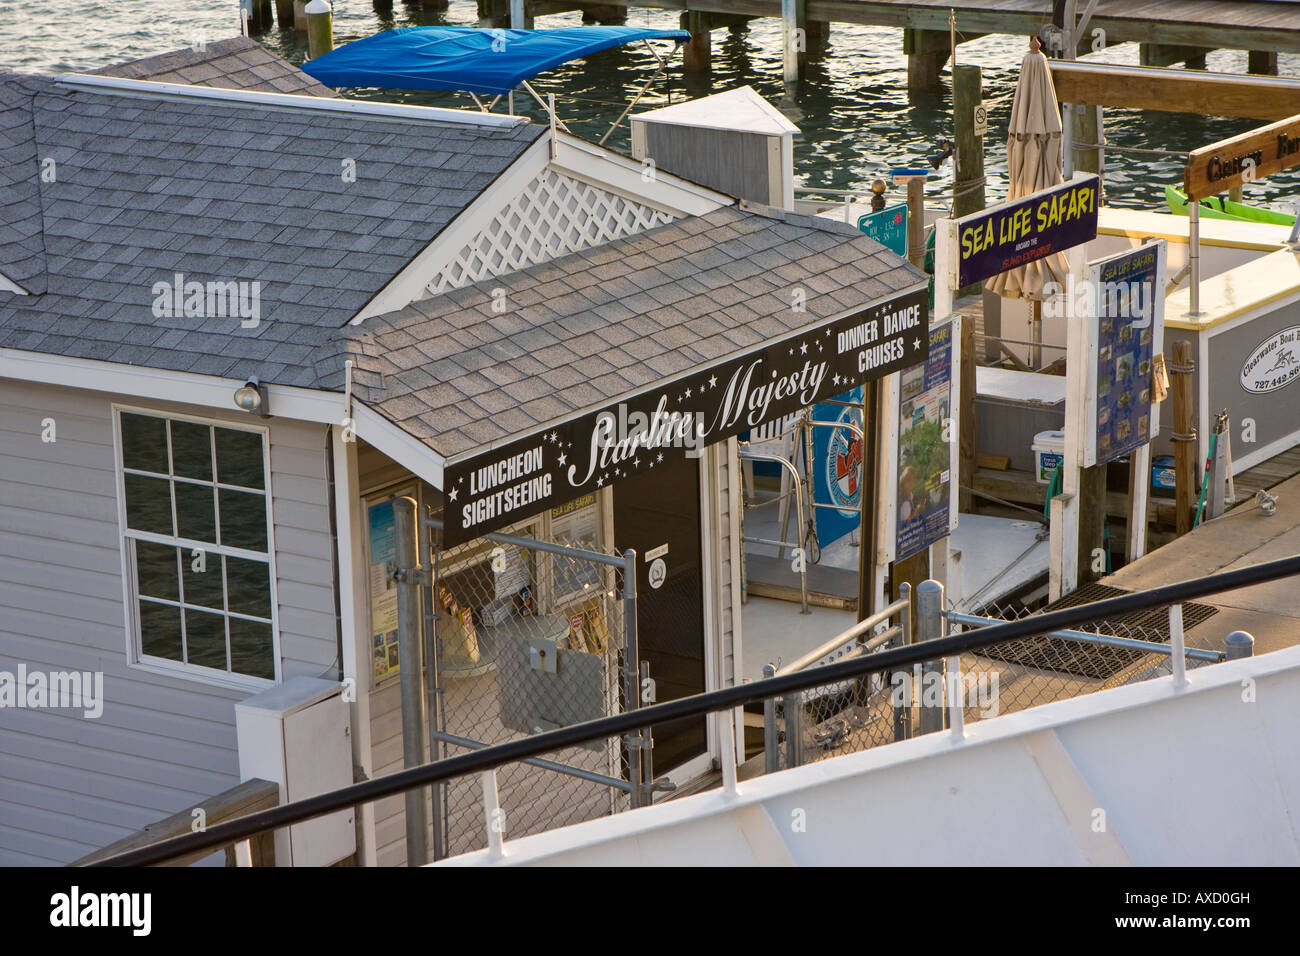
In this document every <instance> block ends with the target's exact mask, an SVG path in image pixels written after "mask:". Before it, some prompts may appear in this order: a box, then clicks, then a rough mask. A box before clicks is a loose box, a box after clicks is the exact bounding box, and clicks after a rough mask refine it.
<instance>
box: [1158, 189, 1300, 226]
mask: <svg viewBox="0 0 1300 956" xmlns="http://www.w3.org/2000/svg"><path fill="white" fill-rule="evenodd" d="M1165 202H1166V203H1168V205H1169V210H1170V211H1171V212H1173V213H1174V214H1175V215H1178V216H1186V215H1187V194H1186V193H1184V192H1183V191H1182V190H1181V189H1179V188H1178V187H1177V186H1166V187H1165ZM1201 215H1202V216H1204V217H1205V218H1206V219H1231V220H1233V221H1235V222H1267V223H1271V224H1272V225H1275V226H1294V225H1295V216H1292V215H1290V214H1288V213H1285V212H1274V211H1273V210H1272V209H1261V208H1260V207H1258V206H1247V205H1246V204H1245V203H1240V202H1233V201H1232V200H1231V199H1222V198H1220V197H1218V196H1210V197H1208V198H1206V199H1202V200H1201Z"/></svg>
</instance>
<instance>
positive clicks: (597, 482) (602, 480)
mask: <svg viewBox="0 0 1300 956" xmlns="http://www.w3.org/2000/svg"><path fill="white" fill-rule="evenodd" d="M604 483H605V479H604V478H597V479H596V487H597V488H599V487H600V486H601V485H603V484H604Z"/></svg>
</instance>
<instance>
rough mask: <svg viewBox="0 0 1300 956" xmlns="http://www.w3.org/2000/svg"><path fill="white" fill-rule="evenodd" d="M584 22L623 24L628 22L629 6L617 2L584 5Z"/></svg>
mask: <svg viewBox="0 0 1300 956" xmlns="http://www.w3.org/2000/svg"><path fill="white" fill-rule="evenodd" d="M582 22H583V23H601V24H607V25H612V26H621V25H622V24H624V23H627V7H626V6H622V5H620V4H615V3H602V4H593V5H591V6H584V7H583V8H582Z"/></svg>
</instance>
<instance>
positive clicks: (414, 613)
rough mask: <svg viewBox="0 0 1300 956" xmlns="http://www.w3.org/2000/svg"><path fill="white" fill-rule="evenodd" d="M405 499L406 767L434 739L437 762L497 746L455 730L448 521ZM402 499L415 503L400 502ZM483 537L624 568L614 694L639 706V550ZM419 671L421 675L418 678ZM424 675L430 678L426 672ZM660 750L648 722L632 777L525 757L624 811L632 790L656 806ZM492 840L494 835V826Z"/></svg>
mask: <svg viewBox="0 0 1300 956" xmlns="http://www.w3.org/2000/svg"><path fill="white" fill-rule="evenodd" d="M397 501H398V504H396V505H395V508H394V514H395V525H396V527H395V531H396V537H397V540H398V541H399V542H401V546H400V547H399V549H398V560H397V562H395V566H394V567H393V568H392V569H391V577H392V579H393V580H394V581H395V582H396V583H397V586H398V589H399V590H398V638H399V644H400V648H401V650H400V652H399V653H400V654H401V661H402V663H403V666H402V668H401V671H400V673H401V675H402V731H403V753H404V765H405V766H406V767H413V766H419V765H421V764H423V763H424V762H425V758H424V753H425V746H426V742H428V748H429V750H428V752H429V759H432V760H439V759H442V758H443V757H446V756H448V753H447V747H448V746H454V747H459V748H462V749H467V750H476V749H483V748H486V747H488V746H491V744H489V743H485V742H483V741H478V740H473V739H471V738H468V737H464V736H460V735H457V734H452V733H449V732H448V730H447V722H446V717H447V715H446V711H445V706H444V705H445V686H444V685H445V680H444V669H443V667H442V666H441V663H440V660H439V649H440V644H439V637H440V633H439V628H440V626H441V623H440V622H441V620H442V617H443V615H441V614H440V613H438V612H437V611H436V610H435V607H436V602H435V595H436V592H437V588H438V580H439V576H440V574H441V573H442V568H441V562H442V556H443V554H444V553H445V550H446V549H444V548H443V547H442V529H443V522H442V521H441V520H439V519H438V518H435V517H433V512H432V509H427V512H426V513H425V514H422V515H419V517H418V520H417V517H416V515H417V513H418V508H417V506H416V505H415V502H414V501H413V500H412V499H409V498H407V499H400V498H399V499H397ZM402 501H406V502H408V504H406V505H402V504H400V502H402ZM417 528H418V530H419V533H418V534H417ZM481 539H482V540H487V541H492V542H496V543H499V544H504V545H510V546H517V547H521V548H527V549H529V550H531V551H536V552H540V553H543V554H549V555H557V556H561V557H564V558H568V559H573V560H577V561H584V562H589V563H591V564H594V565H597V566H602V567H606V568H611V569H614V570H615V572H617V573H621V575H622V581H621V584H620V585H619V588H618V590H619V594H618V597H617V600H621V602H622V627H621V631H620V632H619V633H620V635H621V638H622V646H621V648H619V649H618V650H617V651H616V652H615V654H614V656H613V657H612V658H611V661H612V662H614V663H616V665H617V675H616V676H617V686H618V688H619V690H620V691H621V697H622V700H621V702H620V700H619V698H618V695H617V694H615V695H613V696H612V698H611V700H610V709H611V710H612V711H613V712H615V713H617V712H618V710H619V706H620V703H621V706H622V709H623V710H624V711H630V710H635V709H638V708H639V707H640V697H641V695H640V692H639V691H640V686H641V679H642V677H643V676H644V674H645V672H646V664H644V663H643V662H641V661H640V658H639V655H638V646H637V595H636V580H637V579H636V562H637V553H636V551H635V550H633V549H628V550H626V551H624V552H623V553H622V554H621V555H611V554H605V553H602V552H599V551H592V550H588V549H584V548H576V547H573V546H571V545H564V544H558V543H555V542H551V541H543V540H540V539H537V538H531V537H521V536H518V535H511V534H504V533H500V532H492V533H488V534H484V535H482V536H481ZM416 622H422V624H423V627H422V628H421V627H419V626H418V625H417V623H416ZM409 661H418V664H419V666H417V667H407V666H405V665H406V664H407V662H409ZM412 674H413V675H417V676H415V677H412V676H410V675H412ZM421 674H422V675H423V679H422V680H421V679H419V677H418V675H421ZM652 753H653V744H652V740H651V732H650V728H649V727H645V728H641V729H639V730H638V731H634V732H630V733H627V734H624V735H623V738H622V751H621V758H622V760H623V762H624V766H623V768H622V769H624V770H625V772H626V777H627V779H623V778H622V777H617V776H613V775H609V774H602V773H598V772H594V771H592V770H589V769H586V768H583V767H575V766H572V765H570V764H566V763H563V762H560V761H556V760H548V759H544V758H540V757H533V758H529V759H527V760H525V761H523V763H526V764H528V765H530V766H533V767H537V768H539V769H542V770H546V771H550V772H554V773H559V774H565V775H568V776H572V777H576V778H579V779H583V780H587V781H590V782H593V783H598V784H602V785H605V786H608V787H609V788H610V811H611V812H616V811H617V810H618V809H620V806H619V803H620V802H621V801H619V800H618V797H619V795H620V794H626V802H625V804H624V806H626V807H627V808H629V809H635V808H637V807H641V806H646V805H648V804H649V803H650V802H651V799H652V795H653V793H654V792H655V791H656V790H658V789H661V788H660V787H659V786H656V785H655V784H654V782H653V781H654V771H653V757H652ZM611 769H612V768H611ZM485 786H486V781H485ZM447 787H448V783H446V782H444V783H443V784H441V785H438V786H435V787H434V788H433V790H432V793H431V794H429V798H430V805H431V807H432V810H433V822H434V826H433V831H432V832H433V858H434V859H442V858H445V857H446V856H447V855H449V852H450V850H451V848H450V847H449V846H448V843H449V836H450V833H449V809H450V808H449V807H448V806H447V803H446V793H447ZM493 787H495V782H493ZM406 799H407V806H406V810H407V819H406V833H407V846H408V863H413V864H418V863H421V862H425V861H426V860H427V859H428V853H427V848H426V846H425V841H424V834H425V833H427V832H428V830H427V826H428V821H427V820H426V819H425V794H424V791H423V788H420V789H418V790H413V791H408V792H407V794H406ZM489 838H491V827H490V826H489Z"/></svg>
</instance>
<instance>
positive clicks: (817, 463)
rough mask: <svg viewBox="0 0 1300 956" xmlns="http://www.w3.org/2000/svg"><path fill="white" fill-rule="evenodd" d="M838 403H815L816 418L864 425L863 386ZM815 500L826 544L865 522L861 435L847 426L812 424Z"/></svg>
mask: <svg viewBox="0 0 1300 956" xmlns="http://www.w3.org/2000/svg"><path fill="white" fill-rule="evenodd" d="M835 400H836V401H837V402H848V403H850V404H851V406H852V407H849V406H848V405H838V404H833V403H831V402H822V403H821V404H819V405H814V406H813V413H812V417H813V421H815V422H852V423H853V424H854V425H857V426H858V428H859V430H860V429H861V428H862V386H861V385H859V386H858V387H857V388H855V389H853V390H852V391H848V392H845V393H844V394H842V395H836V396H835ZM812 437H813V502H814V503H815V504H822V505H833V506H834V507H830V508H814V509H813V515H814V520H815V521H816V527H817V541H818V543H819V544H820V545H821V546H822V547H823V548H825V547H826V546H827V545H830V544H832V543H833V542H835V541H838V540H839V539H840V538H842V537H844V536H845V535H846V534H848V533H849V532H850V531H854V530H856V529H857V528H858V526H859V525H860V524H861V522H862V439H860V438H859V437H858V436H857V435H856V434H854V433H853V432H852V431H851V430H850V429H848V428H823V427H821V426H814V427H813V435H812Z"/></svg>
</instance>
